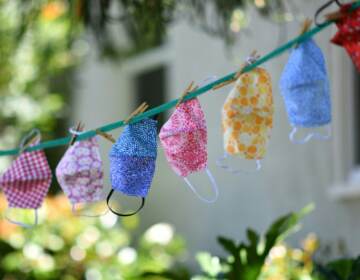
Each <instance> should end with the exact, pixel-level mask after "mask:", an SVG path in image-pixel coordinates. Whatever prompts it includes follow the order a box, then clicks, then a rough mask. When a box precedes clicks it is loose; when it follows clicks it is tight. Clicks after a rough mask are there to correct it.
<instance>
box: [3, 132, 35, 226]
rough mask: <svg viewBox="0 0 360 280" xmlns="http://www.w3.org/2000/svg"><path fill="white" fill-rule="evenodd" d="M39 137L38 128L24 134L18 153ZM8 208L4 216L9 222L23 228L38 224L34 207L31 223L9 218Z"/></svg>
mask: <svg viewBox="0 0 360 280" xmlns="http://www.w3.org/2000/svg"><path fill="white" fill-rule="evenodd" d="M40 139H41V132H40V130H39V129H37V128H34V129H33V130H31V131H30V132H29V133H28V134H27V135H25V136H24V138H23V139H22V140H21V142H20V145H19V155H21V154H22V153H23V152H25V150H26V149H27V148H28V147H30V146H31V145H32V144H33V143H34V142H36V141H38V140H40ZM9 210H10V208H7V209H6V210H5V213H4V217H5V219H6V220H7V221H8V222H10V223H12V224H14V225H18V226H21V227H23V228H33V227H35V226H36V225H38V223H39V218H38V209H34V213H35V216H34V223H33V224H26V223H22V222H18V221H15V220H13V219H11V218H9V216H8V214H9V213H8V212H9Z"/></svg>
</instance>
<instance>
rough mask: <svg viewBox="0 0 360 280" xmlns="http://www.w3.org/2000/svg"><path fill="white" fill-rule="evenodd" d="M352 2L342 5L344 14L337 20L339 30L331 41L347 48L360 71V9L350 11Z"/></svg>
mask: <svg viewBox="0 0 360 280" xmlns="http://www.w3.org/2000/svg"><path fill="white" fill-rule="evenodd" d="M350 8H351V4H346V5H344V6H342V7H341V10H340V12H341V14H343V15H344V16H343V17H342V18H341V19H339V20H338V21H337V22H336V25H337V27H338V32H337V33H336V34H335V36H334V37H333V38H332V40H331V42H333V43H334V44H336V45H340V46H342V47H344V48H345V49H346V51H347V52H348V54H349V55H350V57H351V59H352V60H353V62H354V63H355V65H356V67H357V69H358V71H359V72H360V9H356V10H354V11H350Z"/></svg>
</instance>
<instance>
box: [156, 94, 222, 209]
mask: <svg viewBox="0 0 360 280" xmlns="http://www.w3.org/2000/svg"><path fill="white" fill-rule="evenodd" d="M159 137H160V142H161V144H162V146H163V148H164V151H165V156H166V158H167V161H168V162H169V164H170V166H171V168H172V169H173V170H174V172H175V173H176V174H177V175H179V176H181V177H184V180H185V182H186V183H187V184H188V185H189V187H190V188H191V189H192V191H194V193H195V194H196V195H197V196H198V197H199V198H200V199H201V200H203V201H205V202H214V201H215V200H216V199H217V197H218V188H217V185H216V182H215V180H214V178H213V176H212V174H211V173H210V171H209V170H208V168H207V159H208V154H207V127H206V121H205V115H204V112H203V111H202V109H201V106H200V102H199V100H198V99H197V98H193V99H191V100H188V101H185V102H183V103H181V104H179V105H178V106H177V107H176V109H175V111H174V113H173V114H172V115H171V117H170V118H169V120H168V121H167V122H166V123H165V124H164V125H163V127H162V128H161V130H160V134H159ZM204 170H206V173H207V175H208V176H209V179H210V181H211V184H212V188H213V191H214V192H215V198H213V199H206V198H204V197H202V196H200V195H199V194H198V192H197V191H196V189H195V188H194V187H193V185H192V184H191V183H190V181H189V180H188V179H187V178H186V177H187V176H189V175H190V174H192V173H194V172H200V171H204Z"/></svg>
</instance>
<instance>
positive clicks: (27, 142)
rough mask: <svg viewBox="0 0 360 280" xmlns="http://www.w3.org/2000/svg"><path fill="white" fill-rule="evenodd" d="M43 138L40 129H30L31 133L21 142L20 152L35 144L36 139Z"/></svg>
mask: <svg viewBox="0 0 360 280" xmlns="http://www.w3.org/2000/svg"><path fill="white" fill-rule="evenodd" d="M40 138H41V133H40V130H38V129H37V128H36V129H33V130H32V131H30V133H29V134H27V135H26V136H25V137H24V138H23V139H22V140H21V143H20V148H19V154H22V153H23V152H24V151H25V150H26V149H27V148H29V147H30V146H31V145H32V144H34V143H35V142H36V141H38V140H40Z"/></svg>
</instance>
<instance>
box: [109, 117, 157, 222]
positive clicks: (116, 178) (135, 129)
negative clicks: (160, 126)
mask: <svg viewBox="0 0 360 280" xmlns="http://www.w3.org/2000/svg"><path fill="white" fill-rule="evenodd" d="M156 140H157V121H156V120H153V119H144V120H142V121H140V122H137V123H133V124H129V125H127V126H126V127H125V129H124V131H123V133H122V134H121V135H120V137H119V139H118V140H117V142H116V143H115V144H114V145H113V147H112V148H111V151H110V154H109V157H110V180H111V184H112V187H113V189H112V190H111V191H110V193H109V195H108V198H107V201H108V204H109V200H110V197H111V195H112V194H113V192H114V191H116V192H120V193H122V194H125V195H127V196H135V197H139V198H141V205H140V207H139V209H138V210H136V211H135V212H134V213H131V214H121V213H118V212H116V211H114V210H112V209H111V208H110V206H109V208H110V211H112V212H113V213H114V214H116V215H119V216H131V215H134V214H136V213H137V212H139V211H140V210H141V209H142V208H143V206H144V204H145V197H146V196H147V195H148V192H149V189H150V186H151V182H152V179H153V177H154V172H155V162H156V156H157V141H156Z"/></svg>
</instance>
